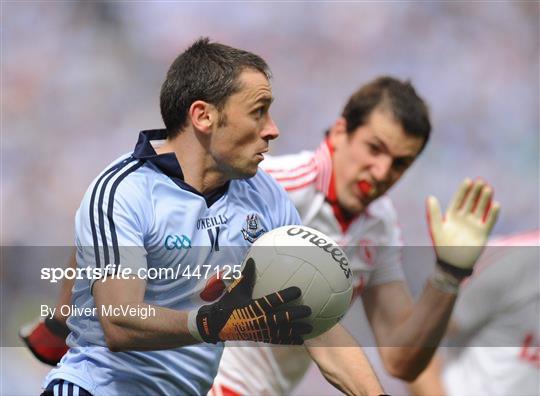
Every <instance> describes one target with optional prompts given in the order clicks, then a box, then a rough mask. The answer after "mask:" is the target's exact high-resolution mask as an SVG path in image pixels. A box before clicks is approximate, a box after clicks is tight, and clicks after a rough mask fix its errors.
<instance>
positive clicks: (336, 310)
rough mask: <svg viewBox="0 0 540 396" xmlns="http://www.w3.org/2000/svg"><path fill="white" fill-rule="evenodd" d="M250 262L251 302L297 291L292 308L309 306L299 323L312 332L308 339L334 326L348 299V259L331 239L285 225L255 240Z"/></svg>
mask: <svg viewBox="0 0 540 396" xmlns="http://www.w3.org/2000/svg"><path fill="white" fill-rule="evenodd" d="M249 258H252V259H253V260H254V261H255V268H256V279H255V286H254V289H253V298H259V297H262V296H265V295H267V294H270V293H273V292H276V291H278V290H282V289H285V288H287V287H290V286H297V287H299V288H300V289H301V290H302V296H301V297H300V298H299V299H298V300H296V301H294V303H293V304H303V305H308V306H309V307H311V316H310V317H309V318H307V319H304V320H303V321H304V322H307V323H310V324H311V325H312V326H313V331H312V332H311V333H310V334H308V335H306V336H304V339H309V338H313V337H316V336H318V335H319V334H322V333H324V332H325V331H327V330H329V329H330V328H331V327H333V326H334V325H335V324H336V323H338V322H339V320H340V319H341V318H342V317H343V316H344V315H345V313H346V312H347V309H348V308H349V306H350V302H351V297H352V294H353V287H352V272H351V269H350V266H349V260H348V259H347V256H346V255H345V253H344V252H343V250H342V249H341V248H340V247H339V245H338V244H337V243H336V242H335V241H333V240H332V239H331V238H330V237H328V236H326V235H325V234H323V233H322V232H320V231H317V230H314V229H313V228H309V227H306V226H298V225H294V226H284V227H279V228H276V229H274V230H272V231H269V232H267V233H266V234H264V235H262V236H261V237H259V238H258V239H257V240H256V241H255V242H254V243H253V245H252V247H251V249H250V250H249V251H248V253H247V256H246V258H245V259H244V262H243V263H242V268H243V266H244V265H245V263H246V261H247V260H248V259H249Z"/></svg>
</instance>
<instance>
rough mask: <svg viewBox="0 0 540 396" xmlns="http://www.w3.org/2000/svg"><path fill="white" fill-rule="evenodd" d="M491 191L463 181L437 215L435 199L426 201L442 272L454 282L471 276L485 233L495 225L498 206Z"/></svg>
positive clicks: (477, 182)
mask: <svg viewBox="0 0 540 396" xmlns="http://www.w3.org/2000/svg"><path fill="white" fill-rule="evenodd" d="M492 196H493V191H492V189H491V188H490V187H489V186H488V185H487V184H486V183H485V182H484V181H482V180H475V181H474V182H472V181H471V180H470V179H465V180H464V181H463V183H462V184H461V186H460V188H459V190H458V191H457V193H456V194H455V196H454V198H453V199H452V201H451V202H450V206H449V208H448V211H447V212H446V215H445V216H444V218H443V216H442V215H441V208H440V205H439V201H437V198H435V197H433V196H430V197H429V198H428V200H427V216H428V224H429V230H430V233H431V239H432V241H433V246H434V248H435V253H436V255H437V262H438V264H439V266H440V268H441V269H442V270H444V271H445V272H447V273H449V274H451V275H452V276H454V277H455V278H457V279H462V278H464V277H466V276H469V275H471V274H472V271H473V267H474V264H475V263H476V260H477V259H478V257H479V256H480V254H481V253H482V250H483V249H484V246H485V244H486V242H487V239H488V236H489V233H490V232H491V229H492V228H493V225H494V224H495V222H496V221H497V216H498V214H499V209H500V205H499V203H498V202H492Z"/></svg>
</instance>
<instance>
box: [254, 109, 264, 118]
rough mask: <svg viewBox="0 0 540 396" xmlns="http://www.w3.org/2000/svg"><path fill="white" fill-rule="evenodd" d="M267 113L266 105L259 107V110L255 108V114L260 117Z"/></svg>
mask: <svg viewBox="0 0 540 396" xmlns="http://www.w3.org/2000/svg"><path fill="white" fill-rule="evenodd" d="M265 114H266V107H259V108H258V109H257V110H255V115H256V116H257V117H258V118H262V117H264V115H265Z"/></svg>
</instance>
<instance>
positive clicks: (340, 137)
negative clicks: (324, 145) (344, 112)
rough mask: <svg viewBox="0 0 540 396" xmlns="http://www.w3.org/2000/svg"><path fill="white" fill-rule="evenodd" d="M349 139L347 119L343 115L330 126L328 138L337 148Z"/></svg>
mask: <svg viewBox="0 0 540 396" xmlns="http://www.w3.org/2000/svg"><path fill="white" fill-rule="evenodd" d="M346 139H347V121H346V120H345V118H343V117H339V118H338V119H337V120H336V122H334V125H332V127H331V128H330V133H329V135H328V140H329V142H330V145H331V146H332V148H333V149H334V150H335V149H336V148H337V147H340V146H341V145H343V144H344V143H346Z"/></svg>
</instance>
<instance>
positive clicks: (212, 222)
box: [197, 214, 229, 230]
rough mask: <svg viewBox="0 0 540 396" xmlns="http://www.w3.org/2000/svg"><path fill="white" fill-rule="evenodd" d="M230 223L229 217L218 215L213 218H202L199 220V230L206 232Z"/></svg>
mask: <svg viewBox="0 0 540 396" xmlns="http://www.w3.org/2000/svg"><path fill="white" fill-rule="evenodd" d="M228 222H229V219H228V218H227V215H224V214H223V215H217V216H212V217H201V218H200V219H198V220H197V229H198V230H205V229H207V228H212V227H216V226H220V225H225V224H227V223H228Z"/></svg>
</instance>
